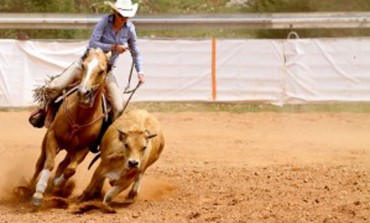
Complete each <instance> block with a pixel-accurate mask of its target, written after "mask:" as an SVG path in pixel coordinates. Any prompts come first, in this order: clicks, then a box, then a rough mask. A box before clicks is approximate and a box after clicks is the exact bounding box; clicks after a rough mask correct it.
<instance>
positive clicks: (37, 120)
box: [28, 108, 47, 128]
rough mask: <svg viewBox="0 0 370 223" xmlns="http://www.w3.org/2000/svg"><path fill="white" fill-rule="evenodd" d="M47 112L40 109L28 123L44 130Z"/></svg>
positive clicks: (32, 114) (31, 116)
mask: <svg viewBox="0 0 370 223" xmlns="http://www.w3.org/2000/svg"><path fill="white" fill-rule="evenodd" d="M46 114H47V113H46V111H45V110H44V109H41V108H38V109H37V110H36V111H34V112H32V113H31V115H30V117H29V118H28V122H29V123H30V124H31V125H32V126H33V127H36V128H42V127H43V126H44V123H45V118H46Z"/></svg>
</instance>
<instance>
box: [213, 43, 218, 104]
mask: <svg viewBox="0 0 370 223" xmlns="http://www.w3.org/2000/svg"><path fill="white" fill-rule="evenodd" d="M216 87H217V85H216V38H215V37H213V38H212V100H213V101H215V100H216V97H217V88H216Z"/></svg>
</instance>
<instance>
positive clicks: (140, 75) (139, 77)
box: [137, 72, 145, 84]
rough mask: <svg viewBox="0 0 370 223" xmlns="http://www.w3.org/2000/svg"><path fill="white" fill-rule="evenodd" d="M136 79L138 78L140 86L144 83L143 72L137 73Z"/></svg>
mask: <svg viewBox="0 0 370 223" xmlns="http://www.w3.org/2000/svg"><path fill="white" fill-rule="evenodd" d="M137 77H138V79H139V82H140V83H141V84H144V82H145V77H144V73H143V72H140V73H138V74H137Z"/></svg>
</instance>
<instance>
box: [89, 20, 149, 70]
mask: <svg viewBox="0 0 370 223" xmlns="http://www.w3.org/2000/svg"><path fill="white" fill-rule="evenodd" d="M113 19H114V15H113V14H109V15H105V16H103V18H102V19H101V20H100V21H99V22H98V24H96V26H95V28H94V31H93V33H92V34H91V38H90V42H89V48H101V49H102V50H103V51H104V52H108V51H110V49H111V46H112V45H124V44H128V46H129V48H130V52H131V55H132V58H133V60H134V64H135V68H136V71H137V72H138V73H142V72H143V68H142V60H141V57H140V51H139V48H138V47H137V44H136V40H137V36H136V30H135V26H134V24H132V23H131V22H130V21H128V20H127V22H126V24H125V25H124V27H122V29H121V30H120V31H118V33H115V31H114V29H113ZM112 53H113V54H112V57H111V59H110V60H109V64H110V65H114V62H115V61H116V59H117V58H118V56H119V54H118V53H116V52H112Z"/></svg>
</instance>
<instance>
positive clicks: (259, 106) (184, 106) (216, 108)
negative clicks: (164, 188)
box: [133, 102, 370, 113]
mask: <svg viewBox="0 0 370 223" xmlns="http://www.w3.org/2000/svg"><path fill="white" fill-rule="evenodd" d="M133 105H135V107H137V108H143V109H147V110H148V111H151V112H232V113H245V112H292V113H303V112H358V113H370V103H335V104H334V103H333V104H332V103H331V104H305V105H285V106H283V107H280V106H276V105H271V104H263V103H250V102H239V103H236V102H235V103H221V102H217V103H216V102H136V103H133Z"/></svg>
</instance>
